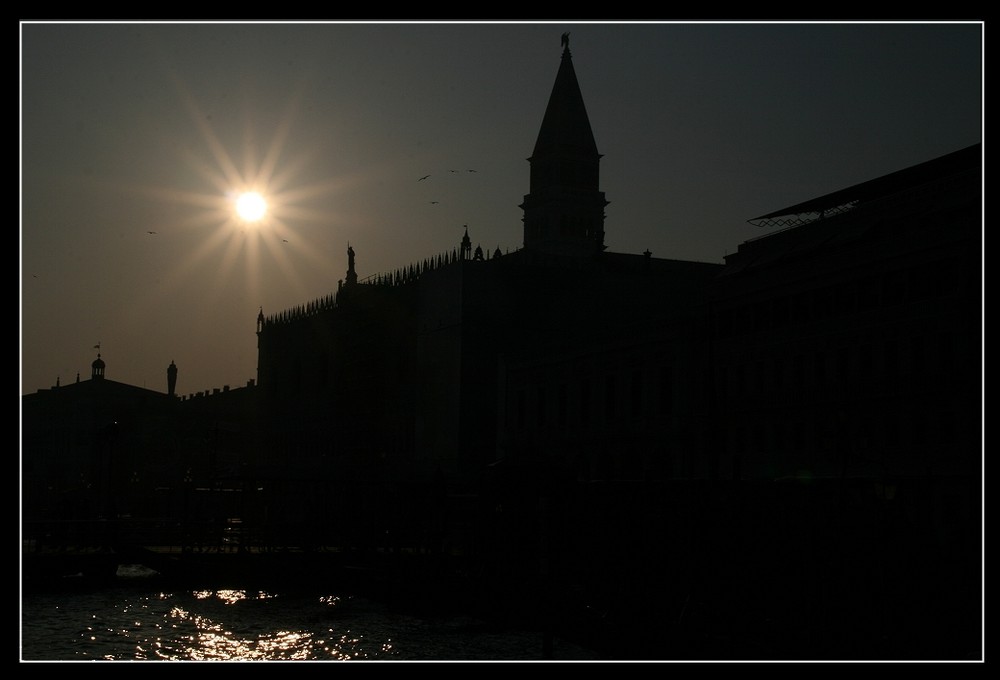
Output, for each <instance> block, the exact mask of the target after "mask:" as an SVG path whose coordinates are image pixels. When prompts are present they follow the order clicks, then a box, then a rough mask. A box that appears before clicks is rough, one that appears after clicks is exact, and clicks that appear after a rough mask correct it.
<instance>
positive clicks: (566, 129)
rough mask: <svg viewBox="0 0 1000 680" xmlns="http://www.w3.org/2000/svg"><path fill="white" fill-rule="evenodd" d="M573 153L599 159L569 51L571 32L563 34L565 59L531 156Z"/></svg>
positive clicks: (563, 58) (557, 76) (553, 87)
mask: <svg viewBox="0 0 1000 680" xmlns="http://www.w3.org/2000/svg"><path fill="white" fill-rule="evenodd" d="M551 153H560V154H565V153H571V154H585V155H593V156H599V155H600V154H599V153H598V152H597V143H596V142H595V141H594V133H593V131H592V130H591V128H590V118H589V117H588V116H587V107H586V106H585V105H584V103H583V95H582V94H581V93H580V83H579V82H578V81H577V78H576V71H575V69H574V68H573V58H572V55H571V54H570V51H569V33H564V34H563V52H562V59H561V60H560V62H559V71H558V73H556V80H555V83H554V84H553V85H552V93H551V94H550V95H549V103H548V106H547V107H546V109H545V116H544V117H543V118H542V126H541V128H540V129H539V131H538V139H537V140H536V141H535V150H534V151H533V152H532V156H533V157H535V156H539V155H544V154H551Z"/></svg>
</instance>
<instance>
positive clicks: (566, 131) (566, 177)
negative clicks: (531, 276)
mask: <svg viewBox="0 0 1000 680" xmlns="http://www.w3.org/2000/svg"><path fill="white" fill-rule="evenodd" d="M562 47H563V51H562V57H561V60H560V63H559V71H558V72H557V73H556V79H555V83H554V84H553V86H552V93H551V94H550V95H549V102H548V105H547V106H546V109H545V115H544V116H543V117H542V125H541V128H540V129H539V131H538V138H537V139H536V140H535V148H534V151H533V152H532V154H531V157H530V158H529V159H528V162H529V163H530V164H531V171H530V186H529V192H530V193H528V194H527V195H526V196H525V197H524V202H523V203H522V204H521V205H520V207H521V209H522V210H523V211H524V218H523V221H524V247H525V248H526V249H528V248H530V249H534V250H539V251H544V252H552V253H560V254H568V255H591V254H595V253H598V252H600V251H602V250H603V249H604V247H605V246H604V207H605V206H606V205H607V204H608V201H607V200H605V198H604V192H602V191H600V188H599V179H600V160H601V154H600V153H598V151H597V143H596V142H595V141H594V133H593V131H592V130H591V127H590V118H589V117H588V116H587V107H586V106H585V105H584V103H583V95H582V94H581V92H580V84H579V82H578V80H577V77H576V70H575V69H574V67H573V58H572V55H571V54H570V51H569V33H564V34H563V35H562Z"/></svg>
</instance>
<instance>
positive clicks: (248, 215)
mask: <svg viewBox="0 0 1000 680" xmlns="http://www.w3.org/2000/svg"><path fill="white" fill-rule="evenodd" d="M266 211H267V203H266V202H265V201H264V198H263V197H262V196H261V195H260V194H258V193H257V192H256V191H248V192H246V193H245V194H242V195H240V197H239V198H238V199H236V212H237V213H239V216H240V217H241V218H243V219H244V220H246V221H247V222H256V221H257V220H259V219H260V218H262V217H264V213H265V212H266Z"/></svg>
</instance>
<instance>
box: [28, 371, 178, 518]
mask: <svg viewBox="0 0 1000 680" xmlns="http://www.w3.org/2000/svg"><path fill="white" fill-rule="evenodd" d="M91 368H92V372H91V378H90V380H83V381H80V380H77V381H76V382H75V383H74V384H70V385H61V386H60V385H57V386H56V387H53V388H52V389H49V390H39V391H38V392H36V393H34V394H28V395H24V396H22V397H21V461H22V513H23V517H24V518H25V519H27V520H33V519H52V518H58V519H79V520H82V519H89V518H96V517H114V516H117V515H119V514H133V513H134V514H144V515H150V514H155V513H156V512H158V511H159V508H157V507H156V506H155V500H154V496H155V493H154V489H155V488H156V487H158V486H163V485H166V484H169V480H170V479H171V478H172V477H174V476H176V475H177V472H176V470H175V463H176V460H177V458H178V455H179V453H180V451H179V450H178V449H179V442H177V440H176V438H175V435H176V427H175V422H176V416H177V411H176V405H177V403H176V399H174V398H172V397H170V396H169V395H166V394H163V393H161V392H155V391H153V390H147V389H145V388H141V387H135V386H132V385H127V384H125V383H120V382H117V381H114V380H110V379H108V378H107V377H106V375H105V369H106V364H105V362H104V360H103V359H102V358H101V357H100V354H98V357H97V358H96V359H95V360H94V361H93V363H92V364H91Z"/></svg>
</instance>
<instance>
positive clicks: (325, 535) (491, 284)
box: [22, 44, 983, 650]
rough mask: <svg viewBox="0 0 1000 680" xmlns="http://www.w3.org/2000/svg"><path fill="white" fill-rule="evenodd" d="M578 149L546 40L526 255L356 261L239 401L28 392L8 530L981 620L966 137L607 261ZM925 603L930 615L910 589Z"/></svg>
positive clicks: (573, 103) (227, 396)
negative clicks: (720, 232)
mask: <svg viewBox="0 0 1000 680" xmlns="http://www.w3.org/2000/svg"><path fill="white" fill-rule="evenodd" d="M600 159H601V154H600V153H599V152H598V150H597V144H596V142H595V138H594V134H593V132H592V130H591V126H590V122H589V119H588V116H587V112H586V107H585V105H584V101H583V97H582V95H581V92H580V88H579V84H578V82H577V78H576V74H575V72H574V67H573V62H572V58H571V53H570V51H569V47H568V44H566V45H564V47H563V51H562V57H561V62H560V65H559V70H558V73H557V75H556V78H555V83H554V86H553V89H552V93H551V96H550V99H549V102H548V106H547V108H546V111H545V115H544V118H543V120H542V124H541V128H540V130H539V134H538V138H537V141H536V144H535V147H534V149H533V151H532V154H531V156H530V158H529V159H528V160H529V163H530V178H529V190H528V193H527V194H526V195H525V196H524V198H523V202H522V203H521V206H520V207H521V208H522V209H523V212H524V217H523V222H524V227H523V230H524V231H523V247H522V248H520V249H518V250H516V251H514V252H508V253H501V252H500V251H499V250H497V251H495V252H492V253H489V252H486V253H484V252H483V251H482V250H481V249H480V248H476V249H475V250H473V248H472V239H471V238H470V235H469V234H468V231H467V230H466V231H465V233H464V234H462V235H461V241H460V242H459V243H458V244H457V245H456V246H455V247H454V249H452V250H451V251H449V252H443V253H441V254H440V255H435V256H433V257H428V258H427V259H425V260H423V261H420V262H415V263H412V264H408V265H406V266H404V267H401V268H400V269H398V270H397V271H395V272H392V273H390V274H376V275H372V276H368V277H366V278H361V277H360V276H359V275H360V273H359V272H358V271H356V265H355V256H354V250H353V248H351V249H350V250H349V253H348V269H347V272H346V274H345V277H344V279H343V280H342V281H341V282H340V283H339V284H338V287H337V290H336V292H334V293H331V294H330V295H328V296H326V297H324V298H320V299H317V300H315V301H312V302H308V303H305V304H303V305H301V306H298V307H295V308H293V309H289V310H284V311H280V312H277V313H269V314H265V313H264V310H261V311H260V313H259V315H258V317H257V337H258V365H257V376H256V379H255V380H253V381H250V382H248V384H247V385H246V386H244V387H240V388H236V389H232V390H230V389H228V388H224V389H223V390H216V391H215V393H213V394H207V393H204V394H198V395H191V396H189V397H186V398H180V397H178V396H176V394H175V386H176V384H177V379H178V378H177V372H178V370H177V369H178V367H176V366H174V365H173V364H172V363H171V369H170V371H169V373H168V375H169V383H168V391H167V393H158V392H155V391H151V390H143V389H140V388H135V387H132V386H128V385H124V384H121V383H115V382H113V381H111V380H109V379H108V378H107V377H105V376H104V367H103V362H102V366H101V370H100V375H98V371H97V368H95V369H94V373H93V374H92V377H91V379H90V380H85V381H79V380H78V382H77V383H76V384H70V385H63V386H57V387H54V388H52V389H50V390H41V391H39V392H38V393H36V394H32V395H26V396H24V397H22V459H23V478H22V503H23V507H22V513H23V517H24V519H25V520H28V521H39V522H40V521H42V520H57V519H70V518H75V519H80V518H87V517H114V516H116V515H117V516H121V515H123V514H125V515H130V516H132V517H152V518H156V519H157V520H170V521H176V522H181V521H189V520H192V519H199V520H207V519H212V520H220V519H221V518H228V519H230V520H231V519H232V518H239V521H240V524H241V526H242V527H243V528H244V530H245V534H244V536H246V538H245V539H244V540H246V541H248V542H249V541H251V540H252V541H257V542H258V543H259V544H275V545H276V544H284V545H298V546H310V545H338V546H359V545H361V546H367V547H369V548H371V547H373V546H377V547H379V548H384V549H387V550H403V549H413V550H416V551H422V550H434V551H459V552H461V553H462V554H465V555H475V556H476V558H477V559H478V560H479V562H478V564H479V565H480V566H479V568H480V569H481V570H482V573H483V574H484V576H485V577H489V578H494V579H496V580H497V582H498V583H509V581H508V580H507V579H508V577H509V578H510V579H511V580H513V576H514V575H519V576H520V577H524V576H525V575H527V578H528V580H529V581H531V580H532V579H534V580H537V579H538V578H540V577H539V575H538V569H537V564H538V561H539V559H540V558H544V559H546V560H547V564H549V567H548V569H550V570H551V571H550V572H546V574H545V575H544V577H545V578H546V579H547V578H549V577H550V576H549V574H557V575H558V577H559V578H560V579H561V581H560V582H561V584H562V585H564V586H565V587H566V588H569V589H576V591H583V590H585V589H588V588H590V589H592V590H593V591H594V592H600V593H602V594H603V596H604V597H605V598H606V600H607V601H611V600H613V599H614V598H616V597H617V598H619V599H620V600H621V601H622V602H631V603H634V602H637V601H642V600H643V599H644V598H646V599H651V600H652V601H655V603H656V606H659V607H661V608H662V609H663V611H664V612H668V613H671V615H679V614H678V612H679V611H681V609H682V608H680V605H678V601H679V599H680V600H683V598H684V595H685V593H687V596H688V597H689V598H690V597H691V592H692V591H691V590H690V589H687V590H685V586H683V584H684V583H693V582H696V583H699V584H701V585H700V586H699V587H698V588H696V591H697V593H696V596H695V597H696V598H700V599H699V600H698V605H699V606H702V607H705V608H708V607H711V606H722V602H723V601H724V600H725V599H726V598H730V597H732V598H745V601H744V602H743V603H742V605H741V606H743V605H745V606H747V607H767V606H777V605H774V601H771V602H768V601H766V600H767V599H768V597H769V595H768V594H767V592H766V590H767V587H770V588H781V589H785V592H783V593H782V594H781V596H780V598H779V597H777V596H775V601H778V600H780V603H781V604H780V608H781V611H783V612H785V611H789V610H790V609H791V608H792V607H793V605H792V604H791V596H788V597H786V595H787V592H788V591H790V590H794V589H800V590H798V591H796V592H806V593H807V594H806V595H803V596H802V597H803V598H805V600H806V601H807V608H808V612H807V613H808V615H809V616H815V617H818V618H822V617H824V616H825V617H828V619H829V620H830V621H841V620H845V619H846V618H848V617H849V616H851V613H850V612H851V611H852V608H856V609H857V611H870V608H869V603H870V602H871V601H873V598H874V599H875V600H878V601H879V602H881V603H890V604H891V606H892V607H894V608H895V609H894V610H893V611H892V612H891V614H886V616H888V617H889V618H888V619H887V620H891V621H892V622H895V623H900V624H901V622H903V621H904V620H906V619H907V617H913V616H917V617H918V618H919V621H920V622H921V623H922V624H927V625H928V626H929V627H928V628H927V629H926V631H925V632H923V633H914V632H913V631H912V630H911V629H910V628H907V631H908V634H912V635H915V636H916V637H917V638H919V639H920V640H925V641H927V642H928V643H930V641H931V639H932V638H933V637H934V636H935V635H938V636H940V635H941V626H940V625H939V624H936V623H934V624H931V623H929V622H931V621H932V620H934V617H951V618H950V620H952V621H954V617H956V616H958V617H962V622H961V624H960V625H959V626H958V629H956V630H955V631H953V632H952V634H953V635H955V636H959V635H960V634H962V635H964V633H965V632H966V630H971V628H970V627H972V626H974V624H975V621H967V620H966V616H965V615H966V614H969V613H970V612H973V613H974V609H975V603H976V602H978V595H977V593H978V590H976V588H975V586H977V584H976V583H972V582H973V581H978V578H979V572H978V569H979V568H980V565H979V563H978V562H977V558H978V555H979V553H978V550H979V548H980V545H979V543H978V539H979V534H980V532H981V524H980V513H981V506H982V496H981V491H982V488H981V485H982V477H981V470H982V433H983V420H982V408H981V407H982V395H983V363H982V352H983V347H982V333H983V328H982V302H983V300H982V256H983V253H982V241H981V228H982V217H983V215H982V148H981V145H975V146H972V147H969V148H966V149H961V150H958V151H956V152H954V153H951V154H948V155H946V156H943V157H940V158H936V159H932V160H929V161H927V162H925V163H921V164H919V165H917V166H913V167H910V168H905V169H901V170H900V171H898V172H895V173H892V174H890V175H887V176H883V177H878V178H874V179H872V180H871V181H868V182H865V183H862V184H859V185H856V186H852V187H848V188H845V189H842V190H840V191H837V192H834V193H832V194H829V195H826V196H822V197H817V198H815V199H812V200H809V201H806V202H804V203H801V204H797V205H793V206H789V207H786V208H783V209H779V210H775V211H774V212H772V213H769V214H767V215H763V216H761V217H758V218H754V219H752V220H751V222H753V223H755V224H760V225H762V226H769V225H770V226H774V225H777V226H782V227H784V228H783V229H781V230H779V231H776V232H773V233H770V234H768V235H766V236H763V237H760V238H757V239H754V240H751V241H747V242H745V243H743V244H740V245H739V249H738V250H737V252H735V253H733V254H731V255H728V256H726V257H725V263H724V264H712V263H702V262H691V261H681V260H671V259H664V258H658V257H653V255H652V253H649V252H648V251H647V252H645V253H641V254H626V253H614V252H609V251H607V249H606V247H605V245H604V235H605V234H604V221H605V212H604V211H605V207H606V206H607V205H608V200H606V198H605V195H604V193H603V192H602V191H601V190H600V173H599V166H600ZM456 240H457V239H456ZM358 247H359V248H360V249H363V244H361V245H359V246H358ZM98 360H99V361H100V357H98ZM95 365H96V362H95ZM181 369H183V367H181ZM251 530H252V532H251ZM251 535H252V536H253V538H250V537H251ZM872 560H874V561H875V562H877V565H878V567H877V568H878V570H880V571H879V575H878V576H877V577H876V576H874V575H873V574H874V572H873V571H872V569H873V567H872ZM913 560H916V561H917V562H919V564H921V565H923V567H922V568H921V569H915V568H913V566H912V565H913ZM890 572H891V574H892V576H890V577H888V578H887V577H886V574H887V573H890ZM755 579H756V582H757V583H758V585H761V588H758V589H757V590H755V591H754V594H753V595H752V596H750V595H748V593H749V592H750V591H751V590H754V589H753V588H750V587H749V585H748V584H750V583H751V582H754V580H755ZM963 581H965V582H966V583H967V584H968V585H967V586H966V588H964V589H963V588H961V587H957V588H952V586H953V585H954V584H956V583H960V582H963ZM545 583H548V581H545ZM609 583H613V584H614V586H613V587H611V586H609ZM653 583H656V584H658V585H657V587H656V588H654V589H652V590H650V587H651V584H653ZM664 584H667V585H664ZM928 584H934V587H943V586H942V585H941V584H948V588H949V590H948V593H949V595H948V597H949V598H951V601H949V602H942V601H941V600H940V599H937V598H933V597H931V598H928V597H926V596H922V597H920V598H918V599H919V600H920V601H919V602H915V601H912V600H910V599H908V597H909V596H910V595H911V594H913V593H918V592H923V591H925V590H926V588H927V585H928ZM515 590H516V589H515V588H514V586H510V590H507V591H504V592H505V596H510V597H513V596H514V595H513V593H514V591H515ZM576 591H575V592H576ZM772 595H773V592H772ZM678 598H679V599H678ZM688 606H693V605H692V604H691V603H690V602H689V603H688ZM880 606H881V605H880ZM918 610H919V614H917V612H918ZM685 611H688V612H690V609H687V610H685ZM727 611H731V608H730V607H727ZM803 615H805V614H803ZM737 618H738V617H737ZM732 625H737V624H732ZM870 625H871V626H872V627H874V626H876V624H875V623H871V624H870ZM833 628H836V626H835V625H834V624H830V626H829V627H823V628H822V632H823V634H824V635H827V636H828V637H829V640H831V642H830V644H845V645H846V644H850V643H849V641H848V638H849V637H850V635H852V633H851V632H850V631H846V630H844V631H840V630H839V629H838V631H834V630H833ZM854 632H855V633H857V631H856V630H855V631H854ZM868 632H871V633H872V634H875V631H874V628H872V630H869V631H868ZM858 634H863V633H858ZM949 639H950V638H949ZM963 639H964V638H963ZM799 642H801V643H803V644H806V643H816V642H817V641H816V640H808V641H803V640H799ZM873 644H874V643H873ZM815 648H816V647H811V649H815ZM821 648H822V649H824V650H826V649H828V648H827V647H821Z"/></svg>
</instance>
